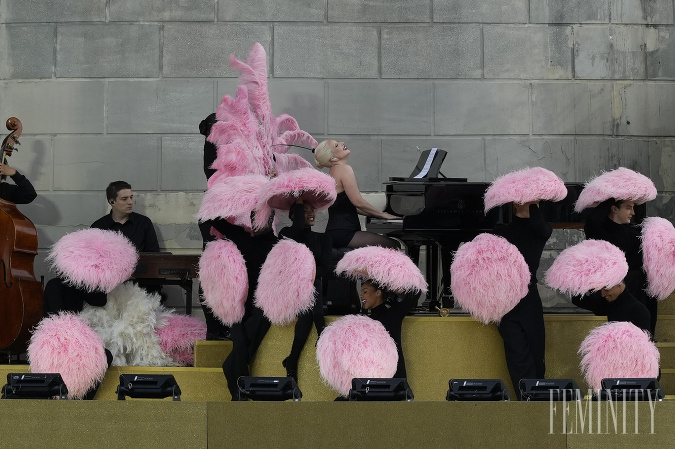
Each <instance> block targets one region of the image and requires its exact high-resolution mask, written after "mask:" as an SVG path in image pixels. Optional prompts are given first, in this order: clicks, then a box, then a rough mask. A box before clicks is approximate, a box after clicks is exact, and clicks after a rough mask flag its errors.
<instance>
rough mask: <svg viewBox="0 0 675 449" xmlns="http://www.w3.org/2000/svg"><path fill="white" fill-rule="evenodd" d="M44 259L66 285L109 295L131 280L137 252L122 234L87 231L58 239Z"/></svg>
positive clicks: (97, 230)
mask: <svg viewBox="0 0 675 449" xmlns="http://www.w3.org/2000/svg"><path fill="white" fill-rule="evenodd" d="M46 260H47V261H48V262H49V263H50V264H51V268H52V269H53V270H54V271H55V272H56V274H57V276H59V277H62V278H63V279H65V280H66V281H67V282H68V283H69V284H71V285H74V286H75V287H78V288H83V289H85V290H87V291H90V292H91V291H94V290H100V291H103V292H106V293H110V292H111V291H112V290H113V289H114V288H115V287H117V286H118V285H119V284H121V283H122V282H124V281H126V280H127V279H129V278H130V277H131V275H132V274H133V272H134V269H135V268H136V262H137V261H138V252H137V251H136V247H135V246H134V245H133V243H131V241H129V239H127V238H126V237H125V236H124V235H122V234H120V233H117V232H114V231H104V230H102V229H96V228H90V229H82V230H80V231H75V232H71V233H70V234H66V235H65V236H63V237H61V238H60V239H59V241H58V242H56V243H55V244H54V245H53V246H52V248H51V251H50V253H49V255H48V256H47V259H46Z"/></svg>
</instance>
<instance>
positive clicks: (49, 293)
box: [42, 278, 108, 317]
mask: <svg viewBox="0 0 675 449" xmlns="http://www.w3.org/2000/svg"><path fill="white" fill-rule="evenodd" d="M85 302H86V303H87V304H89V305H92V306H96V307H103V306H105V305H106V303H107V302H108V296H107V294H106V293H104V292H98V291H95V292H87V291H86V290H84V289H80V288H77V287H73V286H72V285H68V284H67V283H66V282H65V281H64V280H63V279H61V278H53V279H50V280H49V282H47V285H45V291H44V301H43V305H42V316H43V317H47V316H49V315H51V314H56V313H59V312H73V313H79V312H81V311H82V309H83V308H84V303H85Z"/></svg>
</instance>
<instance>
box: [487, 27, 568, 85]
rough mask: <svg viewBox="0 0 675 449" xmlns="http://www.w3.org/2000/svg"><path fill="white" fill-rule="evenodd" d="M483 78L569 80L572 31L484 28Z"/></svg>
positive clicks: (555, 28)
mask: <svg viewBox="0 0 675 449" xmlns="http://www.w3.org/2000/svg"><path fill="white" fill-rule="evenodd" d="M483 36H484V38H483V40H484V44H483V48H484V59H485V63H484V64H485V78H520V79H567V78H572V28H571V27H568V26H516V25H512V26H508V25H494V26H490V25H486V26H484V28H483Z"/></svg>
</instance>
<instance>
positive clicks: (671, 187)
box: [645, 139, 675, 192]
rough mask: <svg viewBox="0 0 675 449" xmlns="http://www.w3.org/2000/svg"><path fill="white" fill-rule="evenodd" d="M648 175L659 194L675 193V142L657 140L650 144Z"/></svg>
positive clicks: (671, 140) (672, 140)
mask: <svg viewBox="0 0 675 449" xmlns="http://www.w3.org/2000/svg"><path fill="white" fill-rule="evenodd" d="M645 174H646V175H648V176H649V177H650V178H651V180H652V181H654V184H655V185H656V189H657V190H658V191H659V192H675V140H674V139H657V140H651V141H650V142H649V173H648V174H647V173H645Z"/></svg>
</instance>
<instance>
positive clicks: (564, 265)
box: [546, 239, 628, 296]
mask: <svg viewBox="0 0 675 449" xmlns="http://www.w3.org/2000/svg"><path fill="white" fill-rule="evenodd" d="M627 273H628V262H626V256H625V255H624V253H623V251H621V250H620V249H619V248H617V247H616V246H614V245H612V244H611V243H609V242H606V241H604V240H593V239H589V240H584V241H583V242H581V243H577V244H576V245H574V246H571V247H569V248H567V249H565V250H564V251H563V252H561V253H560V254H559V255H558V257H557V258H556V259H555V261H553V265H551V268H549V269H548V271H547V272H546V284H548V286H549V287H551V288H554V289H556V290H558V291H559V292H561V293H564V294H567V295H570V296H574V295H584V294H586V293H588V292H590V291H597V290H600V289H602V288H605V287H613V286H615V285H617V284H619V283H621V281H623V278H625V277H626V274H627Z"/></svg>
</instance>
